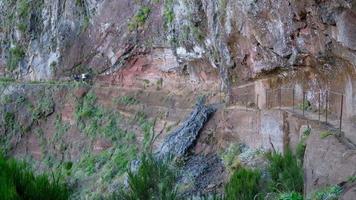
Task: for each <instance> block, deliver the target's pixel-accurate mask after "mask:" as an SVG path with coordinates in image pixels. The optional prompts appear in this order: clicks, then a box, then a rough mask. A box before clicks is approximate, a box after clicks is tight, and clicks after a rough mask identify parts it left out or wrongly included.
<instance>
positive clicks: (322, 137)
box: [320, 131, 333, 139]
mask: <svg viewBox="0 0 356 200" xmlns="http://www.w3.org/2000/svg"><path fill="white" fill-rule="evenodd" d="M330 135H333V133H332V132H330V131H322V132H321V133H320V139H324V138H327V137H329V136H330Z"/></svg>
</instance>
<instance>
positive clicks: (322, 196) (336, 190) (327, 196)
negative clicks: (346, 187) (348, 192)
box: [307, 185, 342, 200]
mask: <svg viewBox="0 0 356 200" xmlns="http://www.w3.org/2000/svg"><path fill="white" fill-rule="evenodd" d="M341 193H342V188H341V187H340V186H337V185H335V186H330V187H325V188H322V189H320V190H318V191H315V192H314V193H312V195H311V197H309V198H307V199H308V200H338V199H339V197H340V195H341Z"/></svg>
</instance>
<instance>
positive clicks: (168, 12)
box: [163, 0, 174, 27]
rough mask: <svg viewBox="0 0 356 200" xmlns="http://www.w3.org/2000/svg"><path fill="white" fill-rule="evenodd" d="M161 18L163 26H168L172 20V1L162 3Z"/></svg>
mask: <svg viewBox="0 0 356 200" xmlns="http://www.w3.org/2000/svg"><path fill="white" fill-rule="evenodd" d="M163 18H164V22H165V26H166V27H167V26H169V25H170V24H171V23H172V22H173V20H174V10H173V0H165V1H164V11H163Z"/></svg>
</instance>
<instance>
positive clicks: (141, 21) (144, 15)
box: [128, 6, 151, 31]
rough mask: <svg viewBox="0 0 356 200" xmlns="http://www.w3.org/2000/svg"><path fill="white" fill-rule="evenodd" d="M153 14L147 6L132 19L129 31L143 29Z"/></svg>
mask: <svg viewBox="0 0 356 200" xmlns="http://www.w3.org/2000/svg"><path fill="white" fill-rule="evenodd" d="M150 13H151V8H150V7H147V6H143V7H141V8H140V9H139V10H138V11H137V13H136V14H135V16H134V17H133V18H132V19H131V21H130V22H129V24H128V27H129V30H130V31H133V30H137V29H138V28H139V27H142V26H143V25H145V23H146V20H147V19H148V17H149V16H150Z"/></svg>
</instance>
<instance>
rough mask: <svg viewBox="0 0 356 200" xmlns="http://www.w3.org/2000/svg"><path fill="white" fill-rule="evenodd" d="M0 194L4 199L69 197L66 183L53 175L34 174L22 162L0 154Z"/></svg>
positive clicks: (59, 198)
mask: <svg viewBox="0 0 356 200" xmlns="http://www.w3.org/2000/svg"><path fill="white" fill-rule="evenodd" d="M0 195H1V199H4V200H15V199H51V200H65V199H68V198H69V195H70V193H69V190H68V188H67V187H66V185H65V184H64V183H63V182H62V181H60V179H59V178H56V177H55V176H54V175H52V176H49V175H46V174H42V175H38V176H36V175H34V173H33V172H32V171H31V170H30V169H29V167H28V166H27V165H26V164H25V163H22V162H18V161H16V160H13V159H6V158H5V157H4V156H3V155H0Z"/></svg>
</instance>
